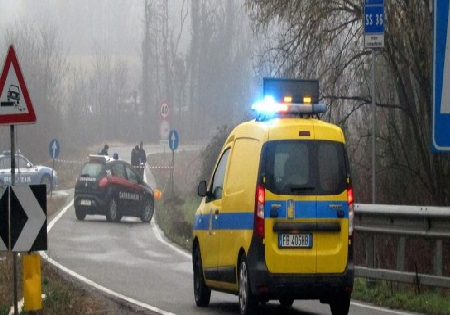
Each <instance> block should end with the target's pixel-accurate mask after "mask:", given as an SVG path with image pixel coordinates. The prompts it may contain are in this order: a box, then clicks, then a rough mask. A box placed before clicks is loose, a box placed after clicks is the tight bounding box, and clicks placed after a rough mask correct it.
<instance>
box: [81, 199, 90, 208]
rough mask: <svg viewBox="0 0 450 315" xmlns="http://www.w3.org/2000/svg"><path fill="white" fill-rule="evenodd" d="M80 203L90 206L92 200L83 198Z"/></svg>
mask: <svg viewBox="0 0 450 315" xmlns="http://www.w3.org/2000/svg"><path fill="white" fill-rule="evenodd" d="M80 204H81V205H82V206H90V205H91V201H90V200H86V199H81V201H80Z"/></svg>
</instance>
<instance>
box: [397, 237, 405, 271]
mask: <svg viewBox="0 0 450 315" xmlns="http://www.w3.org/2000/svg"><path fill="white" fill-rule="evenodd" d="M405 249H406V237H404V236H400V237H398V238H397V270H400V271H404V270H405Z"/></svg>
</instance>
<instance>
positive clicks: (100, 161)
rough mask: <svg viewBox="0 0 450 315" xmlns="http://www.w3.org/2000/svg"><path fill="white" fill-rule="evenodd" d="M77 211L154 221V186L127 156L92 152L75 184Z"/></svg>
mask: <svg viewBox="0 0 450 315" xmlns="http://www.w3.org/2000/svg"><path fill="white" fill-rule="evenodd" d="M74 207H75V215H76V217H77V219H78V220H80V221H82V220H84V219H85V218H86V215H95V214H98V215H105V216H106V220H107V221H115V222H118V221H120V219H121V218H122V217H123V216H132V217H139V218H140V219H141V221H142V222H150V221H151V219H152V217H153V213H154V194H153V190H152V189H151V188H150V186H149V185H147V184H146V183H145V182H144V180H143V178H142V177H141V175H140V174H139V173H138V172H137V171H136V170H135V169H134V168H133V167H132V166H131V165H130V164H129V163H128V162H125V161H123V160H119V159H115V158H110V157H108V156H105V155H89V157H88V161H87V162H86V163H84V165H83V167H82V170H81V173H80V175H79V176H78V178H77V181H76V184H75V195H74Z"/></svg>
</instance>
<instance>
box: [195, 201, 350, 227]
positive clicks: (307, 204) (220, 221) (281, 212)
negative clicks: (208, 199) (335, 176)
mask: <svg viewBox="0 0 450 315" xmlns="http://www.w3.org/2000/svg"><path fill="white" fill-rule="evenodd" d="M292 203H293V204H294V205H295V206H294V208H295V219H299V218H300V219H302V218H303V219H314V218H316V217H317V218H319V219H326V218H333V219H334V218H337V217H338V215H337V213H338V210H340V209H342V210H343V211H344V216H343V218H348V204H347V202H345V201H317V202H316V201H294V200H266V204H265V207H264V216H265V217H266V218H270V212H271V210H272V209H276V210H277V214H278V216H277V218H288V216H287V214H288V213H290V211H288V208H289V205H290V204H292ZM316 212H317V216H316ZM253 218H254V213H253V212H233V213H223V212H222V213H219V215H218V216H217V219H216V218H215V216H214V214H213V218H212V220H211V224H212V229H213V230H252V229H253ZM209 225H210V214H209V213H208V214H200V215H196V216H195V219H194V226H193V228H194V230H204V231H207V230H209Z"/></svg>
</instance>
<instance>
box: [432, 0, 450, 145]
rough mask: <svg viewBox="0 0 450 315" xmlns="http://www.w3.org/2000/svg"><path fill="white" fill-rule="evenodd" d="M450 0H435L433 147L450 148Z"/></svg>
mask: <svg viewBox="0 0 450 315" xmlns="http://www.w3.org/2000/svg"><path fill="white" fill-rule="evenodd" d="M448 16H449V2H448V1H444V0H435V1H434V38H433V60H434V62H433V122H432V124H433V126H432V144H431V146H432V151H433V152H448V151H450V51H449V50H450V47H447V45H448V41H449V35H450V32H449V29H448V27H449V23H448V22H449V19H448Z"/></svg>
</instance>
